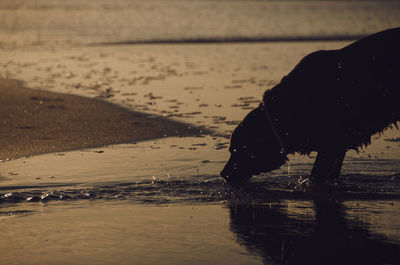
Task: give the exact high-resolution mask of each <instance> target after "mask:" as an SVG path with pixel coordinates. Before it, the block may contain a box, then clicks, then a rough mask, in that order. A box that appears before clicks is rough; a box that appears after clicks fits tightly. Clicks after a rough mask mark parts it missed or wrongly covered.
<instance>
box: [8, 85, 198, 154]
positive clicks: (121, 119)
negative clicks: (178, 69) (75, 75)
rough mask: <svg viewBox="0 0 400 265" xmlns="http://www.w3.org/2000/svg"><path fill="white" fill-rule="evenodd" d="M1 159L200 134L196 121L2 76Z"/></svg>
mask: <svg viewBox="0 0 400 265" xmlns="http://www.w3.org/2000/svg"><path fill="white" fill-rule="evenodd" d="M0 113H1V114H0V117H1V118H0V119H1V129H0V145H1V149H0V159H1V160H8V159H14V158H18V157H22V156H32V155H37V154H42V153H49V152H61V151H68V150H74V149H82V148H94V147H101V146H104V145H110V144H121V143H133V142H137V141H143V140H150V139H156V138H163V137H167V136H169V137H171V136H193V135H199V134H200V130H199V129H198V128H195V127H194V126H190V125H185V124H183V123H179V122H176V121H170V120H167V119H165V118H162V117H160V116H155V115H146V114H143V113H139V112H134V111H131V110H127V109H125V108H122V107H120V106H117V105H115V104H112V103H109V102H105V101H103V100H101V99H93V98H91V99H90V98H84V97H80V96H74V95H67V94H61V93H53V92H49V91H43V90H37V89H35V90H33V89H29V88H26V87H24V86H23V84H22V82H19V81H16V80H8V79H7V80H6V79H0Z"/></svg>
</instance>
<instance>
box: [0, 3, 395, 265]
mask: <svg viewBox="0 0 400 265" xmlns="http://www.w3.org/2000/svg"><path fill="white" fill-rule="evenodd" d="M160 6H161V7H162V10H163V11H162V12H161V13H160V12H158V13H157V14H158V15H159V16H157V17H156V18H155V19H154V20H152V23H148V21H149V19H150V18H154V17H155V16H154V14H155V12H156V11H157V9H158V10H159V9H160ZM399 7H400V6H399V4H398V3H397V2H396V1H387V2H386V1H385V2H383V3H382V2H375V1H361V2H359V1H326V2H323V3H321V2H316V1H306V2H303V1H251V2H249V1H246V2H245V1H156V0H155V1H129V3H127V2H126V1H123V0H120V1H115V2H113V4H110V3H108V2H107V3H106V2H102V1H84V2H82V1H69V2H68V3H64V1H61V2H58V1H52V2H48V1H36V2H35V3H26V2H24V1H12V2H10V1H1V3H0V12H1V14H2V18H3V20H4V21H6V22H5V23H3V24H2V25H0V30H1V31H0V32H1V34H0V38H1V39H0V42H1V45H2V49H1V50H0V58H2V59H1V60H0V74H1V75H2V76H3V77H6V78H16V79H21V80H23V81H25V83H26V85H27V86H28V87H32V88H36V89H47V90H51V91H56V92H62V93H73V94H78V95H83V96H87V97H100V98H103V99H104V100H107V101H111V102H114V103H116V104H120V105H122V106H124V107H127V108H131V109H135V110H141V111H145V112H149V113H152V114H156V115H163V116H166V117H170V118H172V119H177V120H180V121H184V122H188V123H191V124H195V125H197V126H204V127H205V128H207V129H212V130H213V131H214V132H215V133H214V134H213V135H205V136H204V137H195V138H192V137H190V138H189V137H188V138H168V137H166V138H164V139H159V140H156V141H148V142H140V143H129V144H122V145H114V146H108V147H101V148H95V149H89V150H77V151H72V152H60V153H53V154H45V155H39V156H34V157H27V158H21V159H17V160H11V161H4V162H3V163H0V233H1V235H2V237H0V249H1V250H2V254H1V255H0V263H1V264H3V263H4V264H38V263H56V262H57V263H59V264H71V263H73V264H88V263H90V264H92V263H96V264H110V263H111V264H125V263H127V264H132V263H140V264H155V263H157V264H188V263H191V264H210V263H218V264H225V263H226V264H277V263H278V264H304V263H309V264H396V263H398V260H399V258H400V257H399V255H400V254H399V253H400V224H399V220H400V142H399V140H398V139H400V132H399V131H398V130H392V131H387V132H385V134H383V135H381V136H380V137H378V136H376V137H375V136H374V137H373V143H372V145H371V146H369V147H368V148H366V149H363V150H361V151H360V152H358V153H357V152H355V151H349V152H348V155H347V156H346V159H345V161H344V166H343V171H342V176H341V182H339V183H338V185H337V186H336V187H332V190H329V191H326V190H314V189H313V188H312V187H311V186H310V185H309V181H308V178H307V177H308V173H309V171H310V169H311V167H312V164H313V162H314V159H315V154H314V153H312V154H311V155H310V157H306V156H298V155H295V156H291V157H290V163H288V164H287V165H285V166H283V167H282V168H281V169H279V170H276V171H273V172H270V173H267V174H262V175H260V176H255V177H254V178H253V179H252V181H251V183H249V184H248V185H245V186H241V187H232V186H228V185H226V184H225V183H224V182H223V181H222V180H221V179H220V178H219V177H218V173H219V171H220V170H221V168H222V167H223V166H224V163H225V161H226V160H227V159H228V156H229V154H228V151H227V145H228V141H229V139H228V138H229V134H230V133H231V131H232V130H233V128H234V127H235V126H236V124H237V123H238V122H239V121H240V120H241V119H242V118H243V116H244V115H245V114H246V113H247V112H248V111H249V110H250V109H252V108H254V107H256V106H257V105H258V103H259V101H260V99H261V96H262V94H263V92H264V91H265V90H266V89H269V88H271V87H272V86H274V85H275V84H277V83H278V82H279V80H280V79H281V77H282V76H283V75H284V74H286V73H287V72H289V71H290V70H291V69H292V68H293V66H294V65H295V64H296V63H297V62H298V61H299V60H300V59H301V58H302V57H303V56H305V55H306V54H308V53H309V52H311V51H314V50H318V49H335V48H339V47H343V46H344V45H346V44H347V43H348V42H349V41H324V42H322V41H320V42H316V41H310V40H311V39H312V37H313V36H314V37H315V36H317V37H318V36H319V37H320V38H322V39H323V38H324V36H333V37H334V38H335V37H336V38H339V37H340V36H350V37H351V36H357V35H359V34H365V33H370V32H373V31H376V30H380V29H383V28H386V27H391V26H396V25H398V24H399V22H400V21H399V19H400V16H399V15H398V14H399ZM141 10H147V11H148V12H142V11H141ZM198 11H202V12H200V13H202V14H204V16H198ZM83 14H84V15H83ZM132 14H135V15H132ZM193 14H196V15H193ZM210 14H214V15H213V16H210ZM216 14H218V15H216ZM99 17H102V18H104V19H99ZM170 17H175V18H176V20H174V21H173V22H174V23H173V24H172V25H171V24H168V23H165V21H169V20H168V19H167V20H166V18H170ZM205 17H206V18H207V19H205ZM287 18H290V19H287ZM322 18H323V19H322ZM110 21H112V23H110ZM67 22H68V23H67ZM145 26H146V27H145ZM116 29H118V30H116ZM238 36H239V37H244V38H247V39H248V40H251V41H254V40H257V39H264V40H267V39H268V40H272V39H274V38H275V40H281V41H283V40H288V38H289V37H290V38H291V40H292V42H256V43H229V44H226V43H225V44H221V43H220V44H201V45H200V44H180V45H171V44H170V45H155V44H153V45H121V44H123V43H126V44H129V43H134V42H137V41H148V42H153V43H156V42H157V40H166V41H168V40H176V41H178V42H185V40H186V41H187V40H189V39H200V40H201V39H203V40H204V39H207V38H210V39H211V40H214V41H218V40H231V41H233V40H234V39H235V38H237V37H238ZM301 37H305V39H308V42H293V40H295V39H299V38H301ZM99 43H103V44H104V43H114V44H119V45H94V44H99ZM71 44H73V45H71ZM78 44H79V45H82V46H77V45H78ZM83 44H90V45H86V46H85V45H83ZM328 140H329V139H328Z"/></svg>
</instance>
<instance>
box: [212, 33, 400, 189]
mask: <svg viewBox="0 0 400 265" xmlns="http://www.w3.org/2000/svg"><path fill="white" fill-rule="evenodd" d="M399 120H400V28H393V29H388V30H385V31H382V32H378V33H375V34H372V35H369V36H367V37H364V38H362V39H360V40H358V41H356V42H353V43H352V44H350V45H348V46H346V47H344V48H342V49H338V50H321V51H316V52H313V53H311V54H309V55H307V56H306V57H304V58H303V59H302V60H301V61H300V62H299V63H298V64H297V65H296V66H295V67H294V69H293V70H292V71H291V72H290V73H289V74H288V75H287V76H285V77H283V78H282V80H281V82H280V83H279V84H278V85H276V86H275V87H273V88H272V89H270V90H267V91H266V92H265V94H264V96H263V101H262V103H261V104H260V105H259V106H258V107H257V108H256V109H254V110H252V111H251V112H250V113H249V114H248V115H247V116H246V117H245V118H244V120H243V121H242V122H241V123H240V124H239V125H238V126H237V127H236V129H235V130H234V131H233V133H232V136H231V140H230V146H229V152H230V153H231V157H230V159H229V161H228V162H227V164H226V166H225V167H224V169H223V170H222V171H221V174H220V175H221V176H222V177H223V178H224V179H225V180H226V181H227V182H236V181H243V180H247V179H248V178H250V177H251V176H252V175H256V174H259V173H262V172H269V171H271V170H274V169H277V168H279V167H280V166H282V165H283V164H284V163H285V162H286V161H287V160H288V158H287V155H288V154H292V153H295V152H298V153H300V154H309V153H310V152H312V151H316V152H317V157H316V160H315V162H314V166H313V168H312V171H311V174H310V178H311V179H312V180H313V181H314V182H325V181H331V180H334V179H336V178H338V177H339V175H340V171H341V168H342V163H343V159H344V157H345V154H346V152H347V151H348V150H349V149H356V150H358V149H359V148H361V147H364V146H367V145H368V144H370V142H371V136H372V135H374V134H376V133H379V132H382V131H384V130H385V129H386V128H388V127H391V126H393V125H395V126H396V123H397V121H399Z"/></svg>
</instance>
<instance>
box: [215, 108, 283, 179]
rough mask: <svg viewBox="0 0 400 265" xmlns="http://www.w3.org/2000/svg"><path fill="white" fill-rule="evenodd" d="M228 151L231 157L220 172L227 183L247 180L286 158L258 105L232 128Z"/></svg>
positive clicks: (275, 167) (269, 169)
mask: <svg viewBox="0 0 400 265" xmlns="http://www.w3.org/2000/svg"><path fill="white" fill-rule="evenodd" d="M229 152H230V153H231V157H230V159H229V161H228V162H227V164H226V165H225V167H224V169H223V170H222V171H221V173H220V175H221V177H223V178H224V179H225V180H226V181H227V182H241V181H244V180H247V179H248V178H250V177H251V176H253V175H256V174H259V173H263V172H269V171H271V170H274V169H277V168H279V167H280V166H282V165H283V164H284V163H285V162H286V161H287V156H286V155H285V154H284V153H282V150H281V145H280V144H279V141H278V140H277V138H276V136H275V134H274V132H273V129H272V128H271V125H270V124H269V123H268V121H267V117H266V114H265V113H264V109H263V108H262V107H258V108H256V109H254V110H252V111H251V112H250V113H249V114H248V115H247V116H246V117H245V118H244V120H243V121H242V122H241V123H240V124H239V125H238V126H237V127H236V129H235V130H234V131H233V133H232V136H231V140H230V146H229Z"/></svg>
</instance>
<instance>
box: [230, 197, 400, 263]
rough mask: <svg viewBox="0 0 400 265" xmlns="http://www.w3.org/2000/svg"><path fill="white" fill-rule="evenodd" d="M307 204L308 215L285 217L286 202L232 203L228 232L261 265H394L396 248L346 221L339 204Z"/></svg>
mask: <svg viewBox="0 0 400 265" xmlns="http://www.w3.org/2000/svg"><path fill="white" fill-rule="evenodd" d="M310 203H311V205H312V204H313V206H311V208H313V210H314V211H315V214H314V215H311V216H310V215H301V214H298V215H296V214H290V213H289V212H288V211H287V205H286V206H285V203H279V204H262V205H257V204H256V205H254V204H247V205H237V204H235V205H233V204H232V203H231V204H230V206H229V209H230V217H231V230H232V232H233V233H234V234H235V238H236V240H237V241H238V243H239V244H241V245H244V246H246V248H247V249H248V250H249V251H250V252H251V253H253V254H256V255H258V256H261V257H262V258H263V260H264V263H265V264H399V263H398V262H399V261H400V245H398V244H395V243H390V242H389V241H388V240H387V239H386V238H385V237H384V236H382V235H378V234H373V233H371V232H370V231H369V230H368V225H367V224H365V223H362V222H360V221H351V220H349V219H346V214H345V209H344V207H343V204H342V203H341V202H339V201H336V200H333V199H322V200H314V201H313V202H310ZM311 210H312V209H311Z"/></svg>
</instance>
